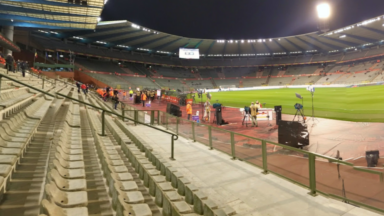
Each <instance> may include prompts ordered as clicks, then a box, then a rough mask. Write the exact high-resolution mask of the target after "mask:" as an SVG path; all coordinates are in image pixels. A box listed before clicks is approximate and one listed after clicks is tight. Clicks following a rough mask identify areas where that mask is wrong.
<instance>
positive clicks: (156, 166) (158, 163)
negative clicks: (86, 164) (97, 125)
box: [107, 119, 236, 216]
mask: <svg viewBox="0 0 384 216" xmlns="http://www.w3.org/2000/svg"><path fill="white" fill-rule="evenodd" d="M107 122H108V120H107ZM115 123H116V125H117V126H118V127H119V128H120V129H121V130H122V131H124V133H125V134H127V135H128V136H129V137H130V138H131V139H132V141H133V142H134V143H135V144H136V145H132V144H122V145H121V149H122V150H123V152H124V153H125V154H126V156H127V157H128V159H129V160H130V161H131V163H132V164H133V165H134V166H135V169H136V172H138V173H139V176H140V178H141V179H142V180H143V181H144V185H145V186H147V187H148V188H149V192H150V194H151V195H152V196H154V197H155V202H156V204H157V205H158V206H159V207H162V208H163V215H167V216H168V215H169V216H173V215H180V214H190V213H195V214H198V215H205V216H213V215H234V214H236V212H235V211H234V210H233V209H232V208H230V207H225V208H223V209H219V208H218V206H217V205H216V204H215V203H214V202H213V201H212V200H210V199H208V197H207V196H206V195H205V194H204V193H203V192H202V191H199V189H198V188H197V187H195V186H194V185H193V184H191V182H190V181H189V180H188V178H186V177H184V176H183V174H182V173H180V172H178V171H177V169H175V168H173V167H172V165H171V164H169V163H167V160H165V159H163V158H162V157H161V156H160V155H159V154H157V153H156V152H155V151H153V150H152V148H151V147H150V146H149V145H148V144H146V143H145V142H144V141H143V140H142V139H141V138H140V136H139V135H138V134H135V133H134V132H132V131H129V130H128V128H127V127H126V126H125V123H124V122H123V121H122V120H120V119H115ZM107 125H108V124H107ZM142 152H145V157H143V156H142Z"/></svg>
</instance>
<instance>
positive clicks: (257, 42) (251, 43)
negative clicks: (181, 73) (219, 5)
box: [53, 16, 384, 57]
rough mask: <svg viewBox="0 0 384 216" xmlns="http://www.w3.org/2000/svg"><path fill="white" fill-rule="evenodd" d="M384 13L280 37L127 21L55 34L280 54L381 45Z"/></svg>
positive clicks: (160, 48)
mask: <svg viewBox="0 0 384 216" xmlns="http://www.w3.org/2000/svg"><path fill="white" fill-rule="evenodd" d="M383 18H384V16H379V17H375V18H372V19H369V20H366V21H362V22H360V23H356V24H353V25H349V26H346V27H344V28H341V29H336V30H332V31H330V32H326V33H321V32H312V33H308V34H303V35H295V36H288V37H279V38H256V39H247V38H244V39H241V38H240V39H217V40H213V39H198V38H188V37H182V36H177V35H171V34H167V33H163V32H159V31H156V30H153V29H149V28H145V27H142V26H138V25H136V24H134V23H132V22H129V21H124V20H123V21H109V22H100V23H98V24H97V27H96V29H95V30H81V31H73V30H65V31H62V32H60V33H58V34H56V35H53V36H55V37H61V38H67V39H69V40H74V41H76V42H79V43H86V44H93V45H99V46H104V47H113V48H119V49H126V50H132V51H136V52H148V53H154V54H163V55H177V54H178V50H179V48H180V47H185V48H196V49H199V50H200V55H201V56H205V57H221V56H223V57H227V56H228V57H235V56H282V55H300V54H314V53H324V54H328V53H335V52H345V51H348V50H355V49H362V48H365V47H370V46H375V45H381V44H382V43H383V42H384V40H383V39H384V27H383V25H384V24H383Z"/></svg>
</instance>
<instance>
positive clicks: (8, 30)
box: [1, 26, 13, 56]
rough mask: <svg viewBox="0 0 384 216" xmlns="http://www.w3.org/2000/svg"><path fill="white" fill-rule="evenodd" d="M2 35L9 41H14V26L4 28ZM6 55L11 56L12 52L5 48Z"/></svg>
mask: <svg viewBox="0 0 384 216" xmlns="http://www.w3.org/2000/svg"><path fill="white" fill-rule="evenodd" d="M1 33H2V34H3V35H4V37H6V38H7V39H8V40H10V41H13V26H3V28H2V31H1ZM3 51H4V55H5V56H6V55H8V54H11V55H12V50H9V49H5V48H4V50H3Z"/></svg>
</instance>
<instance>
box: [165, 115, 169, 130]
mask: <svg viewBox="0 0 384 216" xmlns="http://www.w3.org/2000/svg"><path fill="white" fill-rule="evenodd" d="M165 125H166V129H167V130H168V113H165Z"/></svg>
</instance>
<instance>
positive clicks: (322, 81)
mask: <svg viewBox="0 0 384 216" xmlns="http://www.w3.org/2000/svg"><path fill="white" fill-rule="evenodd" d="M342 75H343V74H332V75H327V76H322V77H321V78H320V79H319V80H318V81H317V82H316V84H318V85H322V84H331V83H332V82H333V81H335V80H336V79H338V78H339V77H340V76H342Z"/></svg>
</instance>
